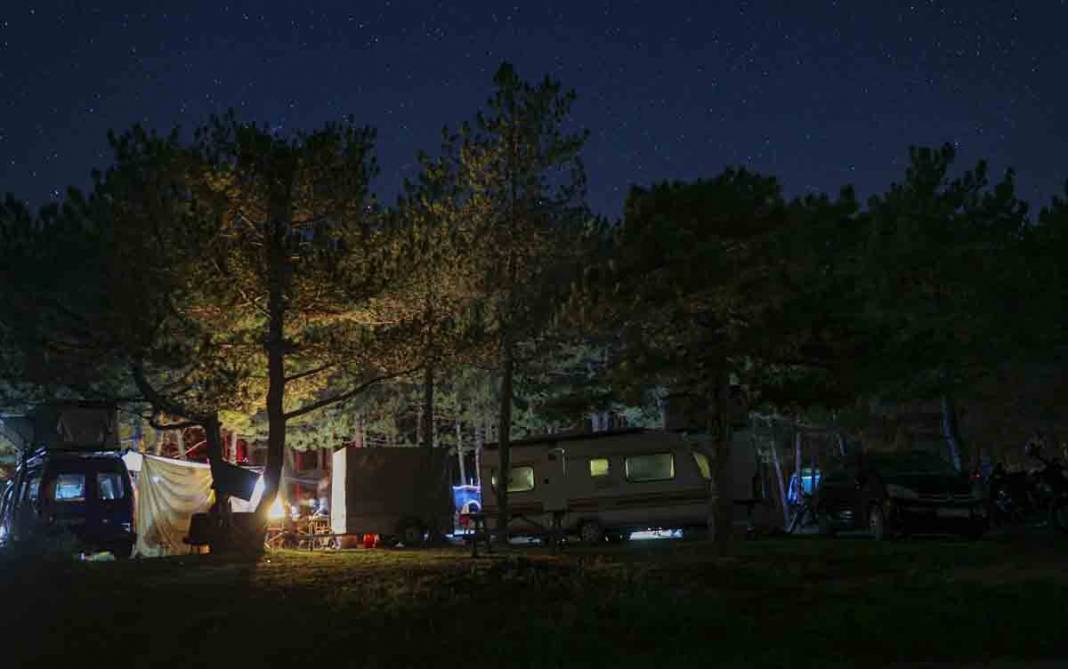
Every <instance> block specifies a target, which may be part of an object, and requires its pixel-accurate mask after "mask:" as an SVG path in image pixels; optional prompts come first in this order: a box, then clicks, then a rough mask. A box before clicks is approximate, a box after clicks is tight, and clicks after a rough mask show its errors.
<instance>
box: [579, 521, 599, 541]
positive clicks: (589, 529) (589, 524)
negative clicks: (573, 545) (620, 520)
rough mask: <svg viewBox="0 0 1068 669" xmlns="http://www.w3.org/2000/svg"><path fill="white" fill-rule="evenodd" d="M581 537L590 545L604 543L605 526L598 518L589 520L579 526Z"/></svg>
mask: <svg viewBox="0 0 1068 669" xmlns="http://www.w3.org/2000/svg"><path fill="white" fill-rule="evenodd" d="M579 538H580V539H582V543H584V544H586V545H588V546H597V545H599V544H602V543H604V528H603V527H601V524H600V523H598V522H597V521H596V520H587V521H586V522H584V523H582V525H581V526H579Z"/></svg>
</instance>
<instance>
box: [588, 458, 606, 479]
mask: <svg viewBox="0 0 1068 669" xmlns="http://www.w3.org/2000/svg"><path fill="white" fill-rule="evenodd" d="M608 469H609V467H608V458H590V476H591V477H597V476H608Z"/></svg>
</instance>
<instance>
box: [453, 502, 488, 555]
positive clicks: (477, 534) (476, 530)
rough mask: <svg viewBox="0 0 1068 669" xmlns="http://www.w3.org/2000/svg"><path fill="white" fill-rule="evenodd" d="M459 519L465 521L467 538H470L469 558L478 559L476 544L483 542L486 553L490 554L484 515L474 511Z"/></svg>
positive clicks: (462, 515)
mask: <svg viewBox="0 0 1068 669" xmlns="http://www.w3.org/2000/svg"><path fill="white" fill-rule="evenodd" d="M460 517H461V519H464V520H466V523H465V525H466V526H467V528H468V529H467V536H469V537H470V538H471V557H473V558H477V557H478V542H479V541H483V542H485V544H486V552H487V553H492V552H493V548H492V547H491V546H490V533H489V530H488V529H487V528H486V514H484V513H482V512H481V511H475V512H473V513H465V514H461V516H460Z"/></svg>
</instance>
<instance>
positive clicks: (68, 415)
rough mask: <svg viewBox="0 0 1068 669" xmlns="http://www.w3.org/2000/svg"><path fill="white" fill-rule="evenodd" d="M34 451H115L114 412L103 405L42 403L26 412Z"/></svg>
mask: <svg viewBox="0 0 1068 669" xmlns="http://www.w3.org/2000/svg"><path fill="white" fill-rule="evenodd" d="M29 418H30V421H31V423H32V426H33V437H32V443H33V446H34V447H36V448H45V449H77V450H82V449H84V450H94V451H100V450H108V451H111V450H116V451H117V450H119V448H120V445H119V430H118V409H117V408H116V406H115V405H114V404H110V403H103V402H70V403H52V404H42V405H39V406H38V407H36V408H35V409H34V410H33V411H32V412H31V413H30V416H29Z"/></svg>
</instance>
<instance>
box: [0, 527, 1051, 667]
mask: <svg viewBox="0 0 1068 669" xmlns="http://www.w3.org/2000/svg"><path fill="white" fill-rule="evenodd" d="M1066 603H1068V545H1066V544H1065V542H1063V541H1059V540H1056V539H1053V538H1051V537H1047V536H1044V535H1043V536H1040V537H1036V538H1032V539H1030V540H1026V541H1024V540H1022V539H1019V538H1018V539H1016V540H1013V541H1008V540H1000V541H998V540H987V541H982V542H978V543H968V542H964V541H953V540H938V539H931V540H912V541H905V542H899V543H890V544H876V543H875V542H872V541H870V540H865V539H847V538H842V539H838V540H821V539H815V538H812V539H775V540H770V539H766V540H751V541H745V542H740V543H739V544H738V546H737V552H736V556H734V557H731V558H727V559H716V558H714V557H713V555H712V552H711V550H710V546H708V545H707V544H701V543H683V542H676V541H658V542H640V543H639V542H632V543H631V544H629V545H623V546H617V547H612V548H606V549H604V550H589V549H578V548H575V549H570V550H566V551H565V552H564V553H562V554H560V555H552V554H551V553H548V552H547V551H544V550H541V549H524V550H516V549H512V550H509V551H508V552H507V553H504V554H501V553H495V554H494V555H492V556H490V557H486V558H479V559H477V560H473V559H471V558H470V557H469V556H468V554H467V552H465V551H462V550H459V549H438V550H424V551H404V550H358V551H345V552H340V553H327V552H319V553H299V552H291V551H285V552H272V553H268V554H266V555H264V556H262V558H260V559H259V560H258V561H255V562H251V561H243V562H242V561H235V560H226V559H221V558H217V557H213V556H207V555H205V556H189V557H183V558H169V559H159V560H138V561H128V562H106V563H71V562H63V563H44V562H40V561H27V560H26V559H25V558H22V559H14V558H6V559H5V558H3V556H0V630H2V633H3V635H4V636H5V639H4V643H3V648H2V650H3V653H4V654H5V657H0V666H4V667H21V666H53V667H68V666H73V665H75V664H77V665H84V664H85V663H86V662H89V664H88V665H85V666H109V667H149V666H160V667H187V666H230V667H264V666H291V667H320V666H321V667H345V666H354V667H356V666H358V667H416V666H418V667H451V666H460V665H463V666H467V667H474V666H478V667H506V666H517V667H562V666H568V667H570V666H575V667H584V666H605V667H621V666H622V667H632V666H644V667H650V668H652V669H667V668H668V667H699V666H737V667H762V666H767V667H780V666H781V667H785V666H792V667H798V666H818V667H823V666H885V665H894V664H896V663H902V662H917V661H937V662H954V663H958V662H961V663H973V662H981V661H986V660H990V659H992V658H997V659H998V660H999V661H1008V662H1009V663H1008V664H1004V665H999V664H995V665H993V666H1026V665H1022V664H1013V663H1012V662H1015V661H1026V660H1035V659H1047V660H1048V659H1054V660H1055V659H1057V658H1063V659H1065V665H1066V666H1068V613H1066V611H1065V605H1066Z"/></svg>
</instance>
